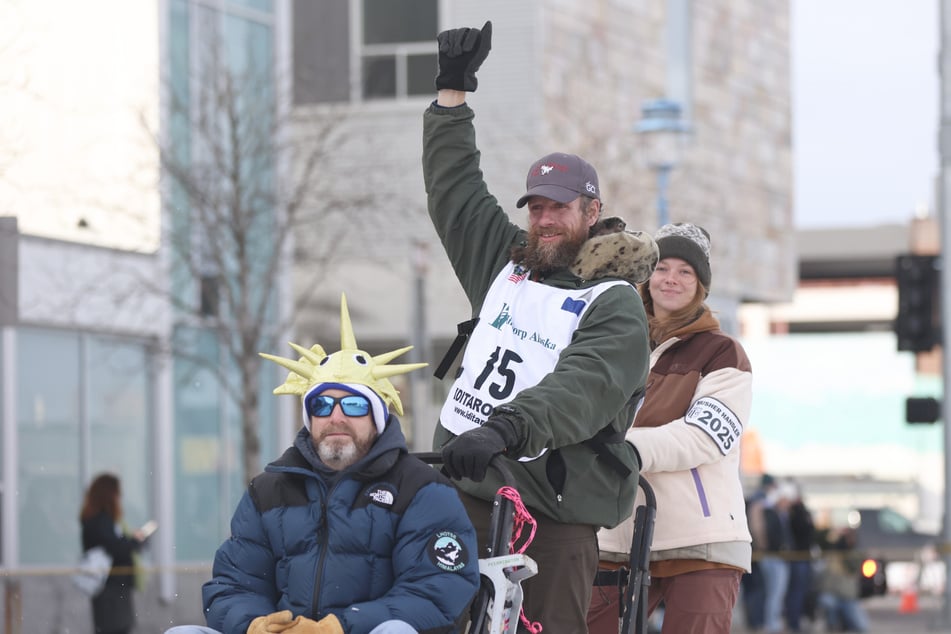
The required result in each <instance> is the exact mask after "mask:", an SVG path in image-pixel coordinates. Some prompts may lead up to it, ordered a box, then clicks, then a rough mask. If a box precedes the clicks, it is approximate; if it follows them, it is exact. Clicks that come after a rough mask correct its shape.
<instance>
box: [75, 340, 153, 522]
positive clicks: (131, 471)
mask: <svg viewBox="0 0 951 634" xmlns="http://www.w3.org/2000/svg"><path fill="white" fill-rule="evenodd" d="M86 352H87V354H86V362H85V367H86V373H85V376H87V377H88V383H89V385H88V386H87V388H86V393H87V394H88V395H89V396H88V399H87V403H88V405H87V407H88V412H89V414H88V420H89V469H88V471H89V478H90V479H91V478H93V477H95V475H96V474H98V473H101V472H103V471H109V472H112V473H115V474H116V475H117V476H119V479H120V480H121V482H122V510H123V515H124V517H123V519H124V520H125V521H126V523H127V524H128V525H129V527H130V528H136V527H138V526H141V525H142V524H144V523H145V522H146V521H147V520H149V519H152V517H151V514H152V511H151V510H152V508H153V506H152V499H151V491H152V486H151V483H152V474H153V473H154V470H153V469H152V468H151V466H150V465H151V454H150V453H149V452H148V451H147V449H146V448H147V447H149V446H151V443H150V442H149V438H150V433H149V432H150V430H151V429H152V421H153V419H152V412H151V407H150V402H149V372H148V367H147V366H148V358H147V354H146V350H145V348H144V347H143V346H142V345H141V344H137V343H135V344H133V343H129V342H127V341H123V340H116V339H108V338H103V337H93V336H91V337H89V338H88V341H87V345H86Z"/></svg>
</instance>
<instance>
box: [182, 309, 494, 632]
mask: <svg viewBox="0 0 951 634" xmlns="http://www.w3.org/2000/svg"><path fill="white" fill-rule="evenodd" d="M340 344H341V350H339V351H338V352H334V353H331V354H326V353H325V352H324V349H323V348H322V347H321V346H320V345H314V346H312V347H311V348H304V347H302V346H298V345H296V344H291V347H292V348H293V349H294V350H295V351H296V352H297V353H298V354H300V358H299V359H285V358H282V357H277V356H272V355H262V356H264V357H265V358H267V359H269V360H271V361H274V362H275V363H278V364H279V365H281V366H282V367H284V368H287V369H288V370H290V373H289V374H288V375H287V379H286V380H285V381H284V383H283V384H282V385H280V386H278V387H277V388H276V389H275V390H274V393H275V394H289V395H296V396H299V397H300V399H301V414H302V418H303V423H304V424H303V426H302V427H301V429H300V431H299V432H298V433H297V436H296V438H295V439H294V444H293V446H291V447H289V448H288V449H287V450H286V451H285V452H284V454H283V455H282V456H281V457H280V458H278V459H277V460H275V461H274V462H272V463H270V464H269V465H267V467H266V468H265V470H264V473H262V474H260V475H258V476H256V477H255V478H254V479H253V480H252V481H251V484H250V485H249V486H248V490H247V491H246V492H245V493H244V495H243V496H242V498H241V500H240V501H239V502H238V507H237V508H236V509H235V512H234V515H233V517H232V520H231V536H230V537H229V538H228V539H227V540H225V542H224V543H223V544H222V545H221V546H220V547H219V548H218V551H217V552H216V553H215V561H214V566H213V568H212V578H211V580H210V581H208V582H207V583H205V584H204V586H203V587H202V603H203V607H204V614H205V619H206V621H207V623H208V627H204V626H198V625H180V626H176V627H174V628H172V629H170V630H167V632H168V633H169V634H172V633H174V634H196V633H201V634H206V633H214V632H223V633H224V634H267V633H268V632H285V634H344V633H345V632H346V633H348V634H353V633H360V634H365V633H367V632H370V633H372V634H403V633H411V632H447V633H448V632H455V631H456V629H455V628H456V626H457V625H458V622H459V620H460V618H462V616H463V613H464V612H465V610H466V607H467V606H468V604H469V601H470V600H471V599H472V597H473V596H474V595H475V592H476V590H477V589H478V587H479V564H478V553H477V552H476V542H475V530H474V529H473V527H472V523H471V522H470V521H469V518H468V517H467V516H466V512H465V509H464V508H463V506H462V503H461V502H460V501H459V496H458V495H457V493H456V490H455V488H453V486H452V485H451V484H450V482H449V481H448V480H447V479H446V478H445V477H444V476H443V475H442V474H441V473H440V472H439V471H438V470H436V469H433V468H432V467H430V466H428V465H426V464H424V463H423V462H421V461H420V460H418V459H416V458H414V457H413V456H410V455H409V454H408V452H407V447H406V439H405V438H404V437H403V432H402V429H401V428H400V422H399V420H398V419H397V418H396V416H395V415H394V414H391V411H392V412H395V413H396V414H402V413H403V406H402V403H401V402H400V399H399V393H398V392H397V390H396V388H395V387H394V386H393V384H392V383H390V381H389V378H388V377H392V376H396V375H399V374H405V373H407V372H410V371H411V370H414V369H417V368H420V367H422V366H424V365H426V364H425V363H418V364H417V363H410V364H402V365H388V364H389V362H390V361H391V360H392V359H394V358H396V357H397V356H399V355H400V354H402V353H404V352H406V351H407V350H409V348H402V349H400V350H395V351H393V352H389V353H385V354H380V355H377V356H371V355H370V354H368V353H366V352H364V351H363V350H359V349H357V342H356V338H355V336H354V334H353V328H352V325H351V321H350V314H349V312H348V311H347V304H346V298H343V299H341V305H340Z"/></svg>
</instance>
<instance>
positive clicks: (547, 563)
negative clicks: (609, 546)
mask: <svg viewBox="0 0 951 634" xmlns="http://www.w3.org/2000/svg"><path fill="white" fill-rule="evenodd" d="M459 497H460V498H461V499H462V503H463V504H464V505H465V507H466V512H467V513H468V514H469V518H470V519H471V520H472V524H473V525H474V526H475V529H476V537H477V538H478V541H479V554H480V556H482V555H483V549H484V548H485V544H486V543H487V542H488V539H489V524H490V523H491V516H492V504H491V503H489V502H486V501H485V500H480V499H478V498H474V497H472V496H471V495H468V494H466V493H463V492H462V491H459ZM529 512H530V513H531V514H532V516H533V517H534V518H535V521H536V522H538V529H537V530H536V532H535V539H534V540H533V541H532V543H531V545H530V546H529V547H528V550H526V551H525V554H526V555H528V556H529V557H531V558H532V559H534V560H535V563H537V564H538V574H537V575H535V576H534V577H530V578H529V579H526V580H525V581H523V582H522V591H523V592H524V602H523V604H522V608H523V609H524V611H525V616H526V617H527V618H528V620H530V621H537V622H539V623H541V624H542V627H544V628H545V630H544V631H545V634H559V633H560V632H564V633H565V634H585V632H587V631H588V630H587V626H586V625H585V617H586V615H587V613H588V606H589V605H590V603H591V587H592V584H593V583H594V576H595V574H596V572H597V570H598V536H597V532H596V531H595V529H594V527H593V526H589V525H587V524H562V523H559V522H556V521H554V520H552V519H549V518H547V517H545V516H544V515H542V514H541V513H537V512H535V511H533V510H532V509H529ZM526 530H527V528H526ZM525 537H527V534H526V533H524V532H523V534H522V539H524V538H525ZM519 631H521V628H519ZM616 631H617V630H616V629H615V632H616Z"/></svg>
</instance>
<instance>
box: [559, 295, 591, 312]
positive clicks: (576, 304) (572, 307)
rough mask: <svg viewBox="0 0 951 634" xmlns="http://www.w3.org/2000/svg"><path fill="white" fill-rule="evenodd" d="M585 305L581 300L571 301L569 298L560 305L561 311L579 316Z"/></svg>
mask: <svg viewBox="0 0 951 634" xmlns="http://www.w3.org/2000/svg"><path fill="white" fill-rule="evenodd" d="M586 303H587V302H585V301H584V300H583V299H571V298H570V297H566V298H565V302H564V303H563V304H562V305H561V309H562V310H567V311H568V312H569V313H574V314H576V315H580V314H581V311H582V310H584V307H585V304H586Z"/></svg>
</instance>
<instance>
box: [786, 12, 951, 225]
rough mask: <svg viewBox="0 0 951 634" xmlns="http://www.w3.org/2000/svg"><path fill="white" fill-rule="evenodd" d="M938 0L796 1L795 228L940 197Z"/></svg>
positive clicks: (894, 216)
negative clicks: (936, 188) (936, 189)
mask: <svg viewBox="0 0 951 634" xmlns="http://www.w3.org/2000/svg"><path fill="white" fill-rule="evenodd" d="M939 2H940V0H792V25H791V28H792V73H793V85H792V89H793V156H794V159H793V165H794V179H795V200H794V210H795V223H796V226H797V227H800V228H807V227H832V226H855V225H863V226H867V225H876V224H882V223H890V222H895V223H904V222H907V221H908V219H909V218H911V217H912V216H913V214H914V212H915V209H916V208H917V207H919V206H921V205H927V206H928V207H929V208H931V209H933V208H934V205H935V196H934V193H933V192H934V179H935V176H936V175H937V169H938V151H937V129H938V105H939V104H938V99H939V93H938V81H939V78H938V70H937V69H938V45H939V42H938V35H939V30H938V4H939Z"/></svg>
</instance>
